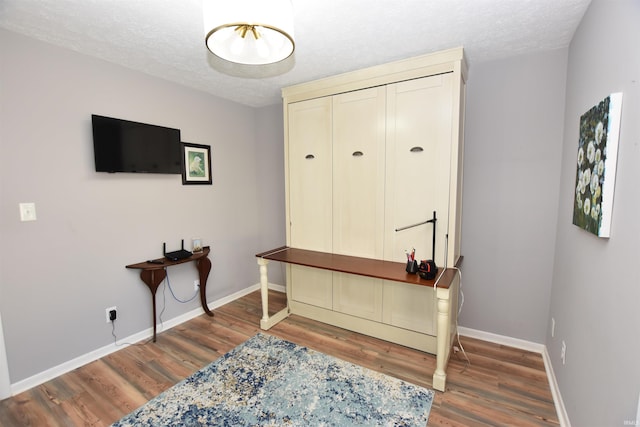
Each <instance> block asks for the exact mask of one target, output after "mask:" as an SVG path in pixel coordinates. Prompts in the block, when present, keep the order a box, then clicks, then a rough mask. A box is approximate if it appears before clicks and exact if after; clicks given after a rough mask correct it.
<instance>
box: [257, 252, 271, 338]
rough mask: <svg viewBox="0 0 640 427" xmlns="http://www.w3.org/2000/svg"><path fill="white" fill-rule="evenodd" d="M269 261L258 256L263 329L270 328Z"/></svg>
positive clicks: (261, 323) (261, 324)
mask: <svg viewBox="0 0 640 427" xmlns="http://www.w3.org/2000/svg"><path fill="white" fill-rule="evenodd" d="M267 264H269V261H267V260H266V259H264V258H258V265H259V266H260V297H261V299H262V320H260V327H261V328H262V329H269V326H268V325H269V279H268V278H267Z"/></svg>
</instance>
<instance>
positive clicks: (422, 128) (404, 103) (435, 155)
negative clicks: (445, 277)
mask: <svg viewBox="0 0 640 427" xmlns="http://www.w3.org/2000/svg"><path fill="white" fill-rule="evenodd" d="M452 108H453V107H452V74H440V75H435V76H430V77H424V78H421V79H415V80H409V81H406V82H400V83H395V84H391V85H388V86H387V126H386V135H387V136H386V149H387V152H386V167H387V171H386V172H387V173H386V193H385V198H386V201H385V222H386V224H385V242H384V259H385V260H389V261H399V262H405V261H406V255H405V250H411V249H412V248H415V249H416V258H417V259H418V260H421V259H434V260H435V261H436V264H437V265H438V267H442V266H443V265H444V259H445V258H444V254H445V246H446V242H445V235H446V234H447V224H448V216H449V174H450V155H451V154H450V153H451V131H452V128H451V126H452V114H453V113H454V112H453V111H452ZM434 211H435V212H436V217H437V222H436V224H437V229H438V232H437V240H436V253H435V254H432V235H433V234H432V233H433V231H434V230H433V224H430V223H428V224H424V225H419V226H416V227H412V228H409V229H406V230H402V231H396V230H397V229H400V228H403V227H407V226H411V225H414V224H419V223H421V222H424V221H427V220H430V219H432V217H433V212H434Z"/></svg>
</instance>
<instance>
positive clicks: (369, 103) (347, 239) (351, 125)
mask: <svg viewBox="0 0 640 427" xmlns="http://www.w3.org/2000/svg"><path fill="white" fill-rule="evenodd" d="M333 112H334V116H333V122H334V123H333V165H334V170H333V203H334V205H333V252H334V253H338V254H343V255H354V256H362V257H369V258H378V259H380V258H382V255H383V248H382V245H383V242H384V173H385V172H384V162H385V158H384V136H385V135H384V123H385V90H384V88H373V89H365V90H360V91H356V92H351V93H346V94H341V95H336V96H334V97H333Z"/></svg>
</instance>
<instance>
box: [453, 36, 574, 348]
mask: <svg viewBox="0 0 640 427" xmlns="http://www.w3.org/2000/svg"><path fill="white" fill-rule="evenodd" d="M566 58H567V50H566V49H561V50H556V51H550V52H545V53H539V54H533V55H525V56H518V57H513V58H510V59H504V60H499V61H491V62H487V63H477V64H476V63H474V64H471V67H470V71H469V79H468V85H467V105H466V126H465V165H464V195H463V210H462V212H463V223H462V227H463V229H462V254H463V255H464V263H463V268H462V271H463V278H462V279H463V280H462V290H463V292H464V297H465V300H464V301H465V302H464V306H463V308H462V312H461V314H460V325H462V326H465V327H468V328H472V329H477V330H480V331H486V332H492V333H495V334H499V335H505V336H508V337H515V338H519V339H523V340H528V341H532V342H536V343H544V340H545V330H546V323H547V314H548V312H549V295H550V292H551V270H552V265H553V248H554V240H555V225H556V218H557V210H558V209H557V206H558V184H557V183H558V179H559V176H560V155H561V149H562V132H563V116H564V93H565V77H566V62H567V59H566Z"/></svg>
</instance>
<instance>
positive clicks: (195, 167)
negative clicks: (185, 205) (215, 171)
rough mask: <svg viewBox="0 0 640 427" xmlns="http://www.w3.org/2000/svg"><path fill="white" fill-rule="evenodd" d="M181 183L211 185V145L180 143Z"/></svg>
mask: <svg viewBox="0 0 640 427" xmlns="http://www.w3.org/2000/svg"><path fill="white" fill-rule="evenodd" d="M181 145H182V185H211V184H212V182H213V181H212V179H211V147H210V146H208V145H201V144H192V143H189V142H183V143H182V144H181Z"/></svg>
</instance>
